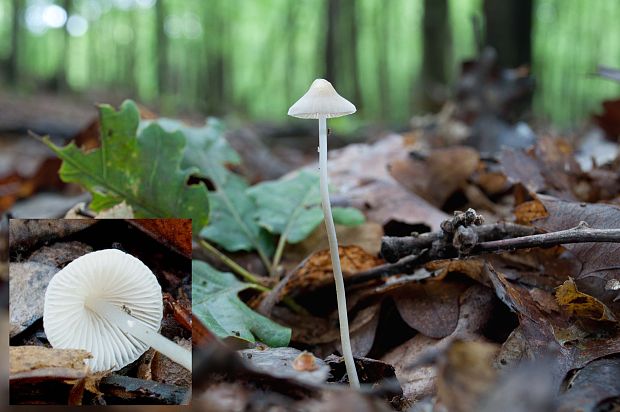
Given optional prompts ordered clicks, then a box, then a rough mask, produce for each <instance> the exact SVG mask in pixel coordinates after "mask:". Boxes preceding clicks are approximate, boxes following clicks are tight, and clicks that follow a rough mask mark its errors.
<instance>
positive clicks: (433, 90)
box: [418, 0, 452, 111]
mask: <svg viewBox="0 0 620 412" xmlns="http://www.w3.org/2000/svg"><path fill="white" fill-rule="evenodd" d="M448 7H449V5H448V0H424V18H423V21H422V36H423V51H422V73H421V76H420V80H421V83H422V84H421V87H419V91H420V92H421V93H422V95H421V96H420V99H419V100H418V101H419V106H420V108H421V109H422V110H425V111H436V110H437V109H439V108H440V106H441V105H442V104H443V102H444V101H445V99H446V98H447V96H448V85H449V83H450V70H451V65H452V34H451V31H450V17H449V8H448Z"/></svg>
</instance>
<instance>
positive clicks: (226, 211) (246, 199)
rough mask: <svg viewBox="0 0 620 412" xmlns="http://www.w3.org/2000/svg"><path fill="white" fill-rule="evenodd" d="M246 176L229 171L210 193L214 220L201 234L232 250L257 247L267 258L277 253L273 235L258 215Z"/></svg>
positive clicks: (261, 254)
mask: <svg viewBox="0 0 620 412" xmlns="http://www.w3.org/2000/svg"><path fill="white" fill-rule="evenodd" d="M247 188H248V184H247V183H246V182H245V180H244V179H243V178H241V177H240V176H238V175H235V174H233V173H229V174H228V175H227V176H226V178H225V179H224V180H223V181H221V182H220V185H218V186H217V189H216V191H215V192H209V197H210V200H211V222H210V223H209V225H208V226H207V227H205V228H204V229H203V230H202V231H201V232H200V235H201V236H202V237H204V238H205V239H208V240H210V241H213V242H215V243H217V244H218V245H220V246H222V247H224V248H225V249H226V250H228V251H230V252H236V251H240V250H245V251H251V250H256V251H257V252H258V254H259V255H260V256H261V258H262V259H263V261H267V262H268V257H269V256H271V255H272V254H273V250H274V245H273V238H272V236H271V235H270V234H269V233H267V231H266V230H265V229H263V228H262V227H260V226H259V225H258V223H257V222H256V219H255V218H254V212H255V211H256V204H255V203H254V200H253V199H252V198H251V197H250V196H249V195H248V194H247Z"/></svg>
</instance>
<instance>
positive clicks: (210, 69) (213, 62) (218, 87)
mask: <svg viewBox="0 0 620 412" xmlns="http://www.w3.org/2000/svg"><path fill="white" fill-rule="evenodd" d="M226 1H228V0H224V1H217V2H215V1H213V0H211V2H210V5H209V7H205V13H206V16H205V21H206V25H207V26H208V27H210V28H211V30H205V31H204V35H205V37H204V41H205V44H206V45H207V48H206V49H207V52H206V60H207V62H206V70H207V73H206V85H207V89H206V90H204V91H203V93H204V95H205V96H206V97H205V99H206V101H205V106H206V109H207V113H208V114H210V115H220V114H222V113H223V111H224V107H225V105H226V102H225V99H226V96H225V92H226V88H225V84H224V82H225V78H224V77H225V72H224V69H225V61H224V59H225V56H224V51H225V50H227V48H226V43H227V40H228V39H227V33H226V29H227V27H226V24H227V22H226V19H227V16H226V13H225V7H226ZM211 33H217V34H218V36H217V38H214V37H213V36H212V35H211Z"/></svg>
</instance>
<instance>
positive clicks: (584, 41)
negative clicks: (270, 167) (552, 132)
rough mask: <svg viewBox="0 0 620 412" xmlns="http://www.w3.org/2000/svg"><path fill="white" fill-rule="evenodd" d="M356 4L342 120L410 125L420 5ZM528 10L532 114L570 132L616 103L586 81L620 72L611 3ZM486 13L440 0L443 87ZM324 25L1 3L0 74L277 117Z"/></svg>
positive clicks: (185, 11) (99, 6) (223, 7)
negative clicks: (445, 12) (350, 108)
mask: <svg viewBox="0 0 620 412" xmlns="http://www.w3.org/2000/svg"><path fill="white" fill-rule="evenodd" d="M351 3H352V4H353V8H352V9H349V10H353V13H354V16H353V19H354V20H353V21H354V22H355V31H356V34H355V39H356V40H355V42H354V44H339V48H338V52H339V53H346V52H347V50H349V49H353V50H355V52H356V53H355V55H354V56H355V59H356V61H355V62H350V65H347V66H346V67H344V66H339V67H337V69H338V70H340V71H341V73H339V74H340V78H339V80H338V84H336V87H337V88H338V89H339V91H340V92H341V93H342V94H343V95H345V96H354V95H357V97H358V98H359V101H355V103H356V105H357V106H358V108H359V109H360V115H359V116H357V117H356V119H349V118H346V119H343V120H340V122H341V123H346V122H351V121H358V119H367V120H371V121H375V120H387V121H395V122H400V123H402V122H405V121H406V120H407V119H408V118H409V117H410V116H411V115H412V114H414V113H416V112H418V111H419V110H420V109H421V108H420V106H419V104H418V102H417V101H416V99H415V95H416V93H417V92H419V88H420V84H419V75H420V70H421V58H422V57H421V56H422V52H421V50H422V43H423V38H422V27H421V26H422V16H423V12H424V10H423V0H355V1H354V2H353V1H351ZM54 5H55V6H56V7H54V8H50V7H51V6H54ZM15 6H16V7H17V9H16V10H17V13H14V7H15ZM63 12H64V13H65V14H64V15H63ZM533 13H534V16H533V43H534V44H533V71H534V74H535V75H536V77H537V79H538V81H539V83H538V86H539V87H538V90H537V94H536V97H535V100H534V108H535V110H536V114H538V115H540V116H543V117H547V118H550V119H551V120H553V121H555V122H556V123H559V124H561V125H569V124H575V123H577V122H578V121H580V120H582V119H584V118H585V117H587V116H588V115H589V113H590V112H591V111H593V110H595V109H596V107H597V105H598V103H599V102H600V101H601V100H602V99H604V98H609V97H613V96H618V95H620V86H618V85H616V84H613V83H611V82H609V81H606V80H602V79H598V78H594V77H592V76H591V75H590V74H591V73H592V72H593V71H594V69H595V67H596V65H597V64H605V65H609V66H612V67H620V25H619V24H618V21H619V20H620V2H619V1H617V0H595V1H591V0H534V10H533ZM481 14H482V0H449V25H450V29H451V37H452V59H451V60H452V75H451V78H452V79H454V78H455V77H456V76H457V74H458V70H459V62H460V61H461V60H463V59H465V58H470V57H472V56H474V55H475V53H476V45H475V36H474V30H473V28H472V16H479V17H480V16H481ZM14 16H17V18H18V19H19V23H20V24H18V25H17V26H14V25H13V17H14ZM326 25H327V2H326V1H325V0H295V1H290V0H207V1H203V0H57V1H54V0H2V1H0V61H1V62H2V66H0V74H2V75H3V81H4V83H5V84H7V83H8V84H10V85H11V86H14V87H16V88H18V89H19V90H22V91H25V92H36V91H40V90H42V89H48V90H49V89H51V90H59V91H78V92H80V91H90V90H95V91H96V90H99V91H101V90H104V91H110V90H112V91H117V92H119V93H121V94H123V95H124V97H133V98H136V99H139V100H140V101H143V102H145V103H151V104H153V103H157V104H158V106H159V108H160V109H161V110H162V111H163V112H164V113H168V114H173V113H175V112H178V111H179V110H188V109H189V110H194V111H200V112H206V113H208V114H214V115H222V114H226V113H230V112H234V113H237V114H240V115H242V116H247V117H251V118H253V119H269V120H273V119H277V120H284V119H285V113H286V110H287V108H288V107H289V106H290V104H291V103H293V102H294V101H295V100H296V99H297V98H298V97H299V96H301V94H303V93H304V92H305V90H306V88H307V87H308V85H309V84H310V83H311V81H312V80H313V79H314V78H316V77H318V76H321V75H322V74H323V73H324V71H325V40H326V35H327V34H326ZM55 26H58V27H57V28H54V27H55ZM15 30H17V33H14V31H15ZM15 36H16V37H15ZM14 38H16V39H17V40H16V41H14ZM13 44H15V45H16V50H17V53H16V54H15V55H14V54H13V53H12V45H13ZM11 65H13V66H14V67H15V68H16V69H17V70H16V71H17V75H11V74H10V71H11V70H10V66H11ZM353 70H355V76H353V74H352V73H351V72H352V71H353ZM355 79H357V84H354V83H355V81H354V80H355ZM356 88H357V91H356Z"/></svg>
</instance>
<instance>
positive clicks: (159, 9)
mask: <svg viewBox="0 0 620 412" xmlns="http://www.w3.org/2000/svg"><path fill="white" fill-rule="evenodd" d="M165 20H166V8H165V6H164V0H159V1H157V2H156V3H155V25H156V26H155V27H156V28H155V30H156V33H155V34H156V35H155V41H156V42H157V44H155V50H157V88H158V94H159V96H162V95H164V94H165V93H166V92H168V91H169V87H168V86H169V82H170V73H169V72H168V38H167V37H166V32H165V31H164V24H165Z"/></svg>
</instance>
